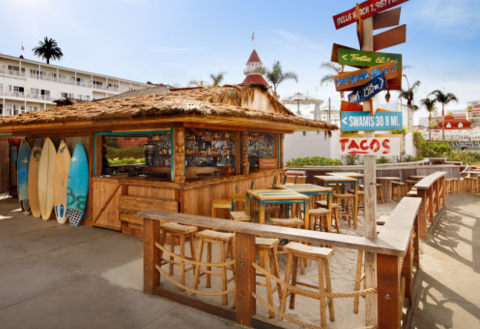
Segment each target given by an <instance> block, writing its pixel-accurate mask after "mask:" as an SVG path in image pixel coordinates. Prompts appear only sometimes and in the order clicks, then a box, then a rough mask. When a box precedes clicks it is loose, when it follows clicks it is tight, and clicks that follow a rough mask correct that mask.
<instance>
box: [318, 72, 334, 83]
mask: <svg viewBox="0 0 480 329" xmlns="http://www.w3.org/2000/svg"><path fill="white" fill-rule="evenodd" d="M330 82H335V78H334V75H333V74H327V75H324V76H323V77H322V79H321V80H320V85H323V84H328V83H330Z"/></svg>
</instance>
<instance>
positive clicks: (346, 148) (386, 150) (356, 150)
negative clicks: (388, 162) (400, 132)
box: [340, 137, 400, 156]
mask: <svg viewBox="0 0 480 329" xmlns="http://www.w3.org/2000/svg"><path fill="white" fill-rule="evenodd" d="M340 154H342V155H352V154H353V155H389V156H398V155H400V138H390V137H381V138H380V137H376V138H363V137H355V138H340Z"/></svg>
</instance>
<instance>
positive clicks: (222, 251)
mask: <svg viewBox="0 0 480 329" xmlns="http://www.w3.org/2000/svg"><path fill="white" fill-rule="evenodd" d="M220 259H221V260H220V261H221V262H222V263H225V262H226V261H227V255H226V253H225V242H221V243H220ZM227 290H228V289H227V267H226V266H222V291H227ZM222 299H223V305H227V304H228V295H223V296H222Z"/></svg>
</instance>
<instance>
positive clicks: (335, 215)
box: [315, 200, 340, 233]
mask: <svg viewBox="0 0 480 329" xmlns="http://www.w3.org/2000/svg"><path fill="white" fill-rule="evenodd" d="M315 204H316V205H317V206H319V207H321V208H328V205H327V201H325V200H322V201H315ZM339 211H340V205H339V204H338V203H333V202H332V227H335V228H336V229H337V233H340V216H339ZM334 220H335V224H333V221H334Z"/></svg>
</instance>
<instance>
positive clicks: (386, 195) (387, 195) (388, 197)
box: [377, 177, 400, 202]
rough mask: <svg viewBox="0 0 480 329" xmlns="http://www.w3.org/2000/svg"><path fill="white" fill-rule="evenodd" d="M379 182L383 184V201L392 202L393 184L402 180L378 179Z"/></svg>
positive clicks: (392, 178)
mask: <svg viewBox="0 0 480 329" xmlns="http://www.w3.org/2000/svg"><path fill="white" fill-rule="evenodd" d="M377 180H379V181H381V182H382V191H383V199H384V200H385V201H387V202H388V201H392V182H393V181H395V180H400V177H377Z"/></svg>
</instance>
